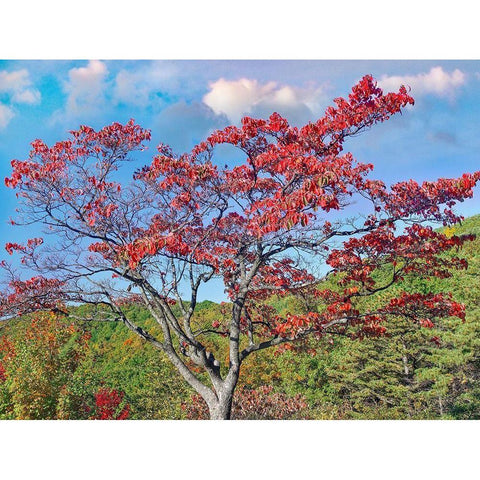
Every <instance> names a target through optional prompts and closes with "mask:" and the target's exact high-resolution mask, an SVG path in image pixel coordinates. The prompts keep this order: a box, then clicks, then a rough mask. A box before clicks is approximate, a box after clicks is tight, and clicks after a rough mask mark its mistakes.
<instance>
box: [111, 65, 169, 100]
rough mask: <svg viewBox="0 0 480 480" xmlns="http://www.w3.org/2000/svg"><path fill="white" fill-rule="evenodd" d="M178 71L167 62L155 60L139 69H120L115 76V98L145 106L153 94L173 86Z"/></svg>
mask: <svg viewBox="0 0 480 480" xmlns="http://www.w3.org/2000/svg"><path fill="white" fill-rule="evenodd" d="M176 74H177V71H176V68H175V67H174V66H173V65H169V64H167V63H165V62H153V63H151V64H148V65H147V66H145V67H143V68H140V69H138V70H134V71H129V70H125V69H123V70H120V72H118V74H117V76H116V77H115V87H114V91H113V97H114V100H115V101H116V102H118V103H125V104H127V105H129V104H130V105H136V106H140V107H145V106H146V105H148V104H149V103H150V101H151V95H152V94H155V93H159V92H161V91H164V90H166V89H170V88H172V81H173V82H175V80H174V77H175V76H176Z"/></svg>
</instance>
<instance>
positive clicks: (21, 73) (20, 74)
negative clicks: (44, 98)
mask: <svg viewBox="0 0 480 480" xmlns="http://www.w3.org/2000/svg"><path fill="white" fill-rule="evenodd" d="M0 93H6V94H7V95H8V96H9V98H10V101H11V102H12V103H28V104H34V103H39V102H40V98H41V95H40V92H39V91H38V90H37V89H36V88H32V81H31V80H30V74H29V72H28V70H26V69H22V70H16V71H13V72H7V71H6V70H3V71H0Z"/></svg>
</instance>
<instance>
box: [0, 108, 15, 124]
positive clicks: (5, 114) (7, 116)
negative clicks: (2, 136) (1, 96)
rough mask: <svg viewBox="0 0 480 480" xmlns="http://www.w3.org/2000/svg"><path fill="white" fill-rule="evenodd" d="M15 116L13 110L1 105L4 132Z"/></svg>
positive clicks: (0, 121) (0, 122)
mask: <svg viewBox="0 0 480 480" xmlns="http://www.w3.org/2000/svg"><path fill="white" fill-rule="evenodd" d="M14 116H15V114H14V113H13V110H12V109H11V108H9V107H7V106H6V105H2V104H1V103H0V130H3V129H4V128H5V127H6V126H7V125H8V124H9V123H10V120H11V119H12V118H13V117H14Z"/></svg>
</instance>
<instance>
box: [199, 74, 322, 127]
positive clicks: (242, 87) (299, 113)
mask: <svg viewBox="0 0 480 480" xmlns="http://www.w3.org/2000/svg"><path fill="white" fill-rule="evenodd" d="M209 86H210V91H209V92H208V93H207V94H206V95H205V96H204V97H203V102H204V103H205V104H206V105H208V106H209V107H210V108H211V109H212V110H213V111H214V112H215V113H217V114H222V113H223V114H225V115H226V116H227V117H228V118H229V119H230V120H231V121H232V122H234V123H238V122H239V121H240V119H241V118H242V117H243V116H245V115H252V114H255V115H262V116H263V115H265V114H270V113H272V112H273V111H278V112H279V113H280V114H282V115H285V116H286V117H287V118H288V119H289V120H290V121H291V122H296V121H299V122H302V121H305V120H308V119H310V118H307V117H311V116H312V115H313V114H315V113H318V111H319V109H320V107H321V105H323V104H324V102H325V96H324V90H323V88H322V87H318V86H310V87H304V88H301V87H295V86H290V85H279V84H277V83H276V82H268V83H264V84H262V83H260V82H258V81H257V80H252V79H248V78H240V79H239V80H226V79H224V78H220V79H219V80H217V81H216V82H212V83H210V85H209Z"/></svg>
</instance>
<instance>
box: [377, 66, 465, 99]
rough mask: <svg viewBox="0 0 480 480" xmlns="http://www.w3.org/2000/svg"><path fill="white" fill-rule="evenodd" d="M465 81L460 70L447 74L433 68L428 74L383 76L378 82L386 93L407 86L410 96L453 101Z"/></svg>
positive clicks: (440, 69)
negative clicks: (433, 97) (431, 96)
mask: <svg viewBox="0 0 480 480" xmlns="http://www.w3.org/2000/svg"><path fill="white" fill-rule="evenodd" d="M465 81H466V75H465V73H463V72H462V71H461V70H458V69H455V70H454V71H453V72H451V73H448V72H446V71H445V70H443V68H442V67H433V68H431V69H430V71H429V72H428V73H419V74H418V75H404V76H400V75H397V76H388V75H383V76H382V78H381V79H380V81H379V82H378V84H379V86H380V87H381V88H382V89H384V90H386V91H396V90H398V88H399V87H400V85H405V86H409V87H411V89H412V92H411V93H412V95H413V96H414V97H415V95H417V96H419V95H425V94H433V95H437V96H439V97H445V98H449V99H453V98H454V97H455V90H456V89H457V88H458V87H461V86H462V85H463V84H464V83H465Z"/></svg>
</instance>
